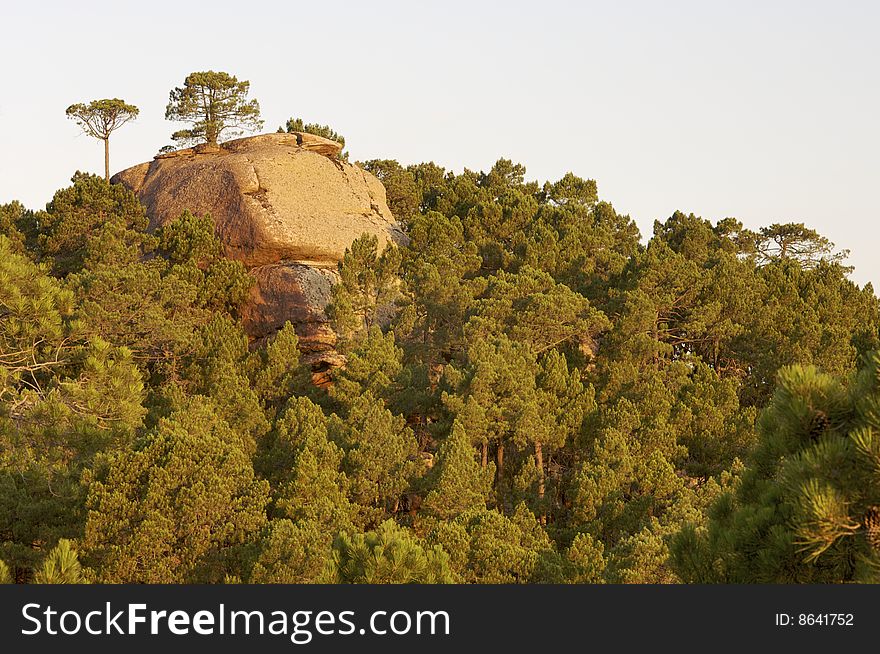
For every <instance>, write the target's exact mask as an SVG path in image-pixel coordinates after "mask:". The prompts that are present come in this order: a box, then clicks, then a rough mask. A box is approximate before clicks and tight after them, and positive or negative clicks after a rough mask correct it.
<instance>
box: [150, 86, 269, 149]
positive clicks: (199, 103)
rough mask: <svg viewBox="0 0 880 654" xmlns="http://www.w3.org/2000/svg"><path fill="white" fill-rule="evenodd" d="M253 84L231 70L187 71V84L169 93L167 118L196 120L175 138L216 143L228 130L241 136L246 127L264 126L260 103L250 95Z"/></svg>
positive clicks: (247, 129) (227, 133)
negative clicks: (239, 77)
mask: <svg viewBox="0 0 880 654" xmlns="http://www.w3.org/2000/svg"><path fill="white" fill-rule="evenodd" d="M250 85H251V83H250V82H248V81H247V80H244V81H241V82H239V81H238V78H237V77H235V76H233V75H230V74H229V73H222V72H221V73H215V72H214V71H213V70H209V71H205V72H200V73H190V74H189V75H187V77H186V79H185V80H184V82H183V86H179V87H177V88H175V89H172V91H171V93H170V94H169V102H168V106H167V107H166V108H165V118H166V119H167V120H179V121H182V122H185V123H192V127H191V128H190V129H182V130H178V131H177V132H174V134H172V135H171V138H172V139H174V140H175V141H183V142H192V143H198V142H200V141H205V142H207V143H211V144H213V145H216V144H217V142H218V140H219V139H220V136H221V135H223V134H224V132H225V133H226V135H227V136H238V135H240V134H241V133H242V131H251V132H252V131H256V130H258V129H260V128H261V127H262V126H263V121H262V120H260V104H259V103H258V102H257V101H256V100H248V99H247V94H248V91H249V90H250Z"/></svg>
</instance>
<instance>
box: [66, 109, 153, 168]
mask: <svg viewBox="0 0 880 654" xmlns="http://www.w3.org/2000/svg"><path fill="white" fill-rule="evenodd" d="M66 113H67V117H68V118H70V119H72V120H74V121H76V124H77V125H79V126H80V127H82V130H83V131H84V132H85V133H86V134H88V135H89V136H91V137H94V138H96V139H101V140H102V141H104V179H105V180H107V181H110V135H111V134H112V133H113V132H115V131H116V130H117V129H119V128H120V127H122V126H123V125H125V123H127V122H130V121H132V120H134V119H135V118H137V115H138V108H137V107H135V106H134V105H133V104H127V103H126V102H124V101H123V100H120V99H119V98H108V99H104V100H92V101H91V102H90V103H89V104H82V103H79V104H72V105H70V106H69V107H68V108H67V112H66Z"/></svg>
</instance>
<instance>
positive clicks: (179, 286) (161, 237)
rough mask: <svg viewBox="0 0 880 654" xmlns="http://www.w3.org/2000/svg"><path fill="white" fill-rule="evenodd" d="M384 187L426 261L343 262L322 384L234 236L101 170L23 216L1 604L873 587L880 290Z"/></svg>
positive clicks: (665, 236) (670, 231) (756, 238)
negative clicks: (251, 307)
mask: <svg viewBox="0 0 880 654" xmlns="http://www.w3.org/2000/svg"><path fill="white" fill-rule="evenodd" d="M224 75H225V74H222V73H204V74H194V75H191V76H190V77H189V78H188V83H187V84H185V86H184V87H182V88H181V89H178V90H177V91H176V92H175V93H177V92H179V93H178V95H177V96H175V95H174V93H173V94H172V100H173V102H172V104H175V106H176V107H177V106H179V107H184V106H188V107H191V109H187V110H186V112H184V113H186V114H187V115H189V116H190V117H191V118H192V120H193V125H194V127H193V130H192V131H191V132H190V136H192V137H196V136H197V137H198V138H200V139H205V140H210V139H211V138H214V139H216V138H218V137H219V135H220V132H221V130H220V129H219V128H220V124H219V123H217V122H216V120H217V118H216V116H217V115H219V114H209V113H207V112H206V113H204V114H198V112H197V110H196V107H197V102H196V100H194V99H193V98H196V97H207V96H201V95H199V94H202V93H206V94H208V95H210V93H211V92H212V91H210V88H211V86H212V85H215V86H219V87H221V88H222V89H225V90H223V91H222V92H219V93H218V94H217V95H215V96H214V99H215V101H218V102H221V103H224V102H225V103H227V104H226V105H225V106H227V107H230V106H231V107H234V106H241V103H242V102H244V103H246V104H247V101H246V100H244V99H243V96H244V95H245V94H246V91H247V86H246V83H239V82H237V80H235V79H234V78H230V77H229V76H224ZM206 76H207V77H206ZM211 76H219V77H216V78H215V77H211ZM221 82H222V83H221ZM241 84H245V86H244V87H242V86H241ZM235 89H238V91H236V90H235ZM237 92H238V93H239V95H238V96H237V97H235V98H234V97H233V96H235V94H236V93H237ZM221 96H222V97H224V98H226V100H217V98H219V97H221ZM175 97H177V98H178V99H177V100H174V98H175ZM189 103H191V104H189ZM253 106H254V108H255V107H256V106H255V105H253ZM177 111H178V109H177V108H175V109H174V111H172V113H174V115H184V113H179V114H178V113H175V112H177ZM254 115H255V114H253V113H251V117H252V118H253V117H254ZM235 124H236V123H235V121H232V122H229V123H227V124H226V125H227V126H230V127H233V126H234V125H235ZM294 127H297V128H298V127H300V124H299V123H298V122H296V121H294ZM302 127H305V125H302ZM327 129H329V128H327ZM295 131H296V130H295ZM330 131H332V130H330ZM209 132H210V134H209ZM328 133H329V132H328ZM339 165H343V166H344V165H345V164H339ZM360 165H361V166H362V167H363V168H364V169H366V170H367V171H369V172H371V173H373V174H374V175H376V176H377V177H378V178H379V179H380V180H381V181H382V183H383V184H384V186H385V188H386V191H387V198H388V204H389V205H390V207H391V209H392V210H393V212H394V214H395V216H397V218H398V219H399V220H400V222H401V225H402V228H403V229H404V230H405V232H406V235H407V237H408V238H407V240H406V242H405V243H403V244H401V245H399V246H397V247H394V246H392V247H388V248H385V249H381V248H380V247H379V243H378V241H377V239H376V238H375V237H369V236H364V237H361V238H359V239H357V240H355V241H354V242H353V243H352V244H351V245H350V247H349V248H348V250H347V251H346V254H345V256H344V258H343V260H342V261H341V262H340V263H339V267H338V282H337V283H336V284H335V285H334V286H333V287H332V291H331V297H330V301H329V304H328V306H327V308H326V312H327V315H328V316H329V318H330V320H331V321H332V325H333V327H334V330H335V332H336V334H337V343H336V348H337V350H338V352H339V353H340V354H342V355H344V357H345V365H344V366H339V367H335V368H331V369H330V370H329V371H324V374H325V375H327V376H328V378H329V381H330V383H329V384H327V385H326V386H321V387H317V386H315V385H313V384H312V383H311V374H312V372H313V371H312V369H311V368H310V366H309V365H308V363H307V362H306V360H305V358H304V357H303V356H301V353H300V337H299V335H298V334H297V332H296V330H295V329H294V326H293V325H291V324H290V323H288V324H286V325H285V326H284V327H283V328H281V329H280V330H279V331H278V332H277V333H275V334H274V335H272V336H271V337H269V338H266V339H261V340H259V341H253V342H251V341H250V340H249V339H248V337H247V336H246V335H245V333H244V331H243V329H242V322H241V310H242V307H243V303H244V302H245V300H246V298H247V297H248V294H249V292H250V289H251V285H252V283H253V277H252V276H251V275H249V274H248V271H247V270H246V269H245V267H244V266H243V265H242V264H241V263H240V262H238V261H233V260H230V259H227V258H226V257H225V256H224V247H223V243H222V241H221V240H220V238H219V237H218V236H217V235H216V233H215V230H214V224H213V220H212V219H211V217H210V216H200V215H194V214H193V213H191V212H188V211H187V212H183V214H182V215H181V216H180V217H179V218H178V219H177V220H176V221H173V222H170V223H168V224H166V225H164V226H163V227H161V228H159V229H157V230H155V231H150V229H149V228H148V225H149V221H148V218H147V215H146V210H145V208H144V207H143V206H142V205H141V204H140V202H139V201H138V199H137V197H136V196H135V195H134V194H133V193H131V192H130V191H128V190H127V189H126V188H125V187H123V186H121V185H118V184H114V185H110V184H107V183H106V182H105V181H104V180H103V179H101V178H97V177H94V176H91V175H86V174H82V173H78V174H77V175H75V176H74V177H73V179H72V183H71V185H70V186H68V187H66V188H63V189H60V190H59V191H58V192H57V193H56V194H55V196H54V197H53V199H52V201H51V202H49V203H48V204H47V206H46V208H45V209H44V210H38V211H32V210H29V209H27V208H25V207H24V206H22V205H21V204H20V203H17V202H13V203H10V204H6V205H2V206H0V561H2V564H0V580H5V581H14V582H19V583H27V582H35V583H44V582H45V583H60V582H64V583H88V582H107V583H135V582H139V583H140V582H147V583H182V582H187V583H224V582H225V583H237V582H250V583H327V582H330V583H448V582H461V583H605V582H611V583H680V582H699V583H727V582H736V583H751V582H823V583H825V582H829V583H836V582H850V581H869V582H878V581H880V574H878V570H880V567H878V561H880V559H878V557H880V537H878V533H880V526H878V525H880V508H878V507H880V479H878V478H877V470H878V467H880V466H878V461H880V458H878V457H880V454H878V453H880V445H878V444H877V443H876V442H875V441H877V433H878V432H880V421H878V415H880V408H878V407H880V399H878V398H880V394H878V389H877V380H878V379H880V374H878V369H880V359H878V355H877V354H875V353H874V352H875V351H877V350H878V349H880V300H878V298H877V297H876V296H875V294H874V290H873V288H872V287H871V286H870V285H867V286H865V287H863V288H859V287H858V286H857V285H856V284H854V283H853V282H851V281H850V280H849V279H848V277H847V272H848V269H847V268H846V267H845V266H844V265H843V263H842V262H843V257H844V253H843V252H840V251H838V250H836V249H835V247H834V245H833V244H832V243H830V242H829V241H828V240H827V239H825V238H824V237H823V236H821V235H819V234H818V233H816V232H814V231H813V230H810V229H809V228H807V227H805V226H803V225H800V224H789V225H771V226H769V227H767V228H766V229H763V230H758V231H751V230H748V229H746V228H744V226H743V225H742V224H741V223H739V222H738V221H737V220H735V219H725V220H722V221H720V222H718V223H712V222H710V221H708V220H704V219H702V218H700V217H698V216H695V215H693V214H688V213H683V212H676V213H675V214H673V215H672V216H670V217H669V218H668V219H667V220H665V221H662V222H661V221H658V222H656V223H655V225H654V230H653V234H652V235H651V236H650V238H649V239H647V242H645V243H643V242H642V240H641V235H640V234H639V231H638V229H637V228H636V226H635V224H634V222H633V221H632V220H631V219H630V218H629V217H628V216H626V215H621V214H619V213H618V212H617V211H616V210H615V209H614V207H613V206H612V205H611V204H609V203H608V202H606V201H603V200H601V198H600V196H599V193H598V188H597V185H596V183H595V181H593V180H589V179H583V178H580V177H578V176H576V175H574V174H571V173H569V174H567V175H565V176H564V177H562V178H561V179H559V180H556V181H549V182H546V183H543V184H539V183H537V182H533V181H527V179H526V171H525V168H524V167H523V166H521V165H519V164H516V163H514V162H512V161H509V160H506V159H500V160H499V161H498V162H497V163H496V164H495V165H494V166H492V167H491V169H489V170H488V171H483V172H475V171H470V170H465V171H463V172H461V173H454V172H452V171H449V170H447V169H444V168H442V167H440V166H438V165H436V164H434V163H421V164H414V165H402V164H400V163H399V162H397V161H394V160H385V159H377V160H371V161H366V162H363V163H362V164H360ZM194 489H198V490H197V492H193V491H194Z"/></svg>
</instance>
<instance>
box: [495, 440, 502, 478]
mask: <svg viewBox="0 0 880 654" xmlns="http://www.w3.org/2000/svg"><path fill="white" fill-rule="evenodd" d="M495 460H496V461H497V464H498V470H497V473H498V474H497V477H496V479H495V485H496V486H501V478H502V476H503V475H504V441H498V450H497V451H496V452H495Z"/></svg>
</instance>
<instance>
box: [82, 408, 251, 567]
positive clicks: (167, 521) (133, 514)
mask: <svg viewBox="0 0 880 654" xmlns="http://www.w3.org/2000/svg"><path fill="white" fill-rule="evenodd" d="M236 440H237V439H236V437H235V435H234V434H233V432H232V430H231V429H230V428H229V426H228V425H226V423H225V422H224V421H223V420H222V419H221V418H218V417H217V416H216V415H215V414H214V412H213V409H212V407H211V405H210V403H208V402H205V401H204V400H192V401H191V402H190V403H189V405H188V406H187V407H185V408H183V409H182V410H180V411H177V412H175V413H173V414H172V415H171V416H169V417H168V418H163V419H161V420H160V421H159V424H158V425H157V427H156V428H155V429H154V430H153V431H152V432H151V433H149V434H148V435H147V436H146V437H145V438H144V439H143V441H142V442H141V443H139V445H138V447H137V448H136V449H134V450H131V451H126V452H120V453H117V454H110V455H103V456H101V457H99V459H98V461H97V463H96V465H95V469H94V471H93V472H89V473H88V474H86V475H85V477H84V482H85V483H86V484H87V486H88V499H87V507H88V519H87V520H86V523H85V537H84V539H83V540H82V543H81V546H82V551H83V559H84V560H85V561H87V562H88V563H89V564H90V566H91V567H93V568H95V569H96V570H97V573H98V580H99V581H101V582H104V583H107V582H112V583H186V582H189V583H194V582H208V581H215V582H216V581H219V580H222V579H223V578H224V576H225V575H226V574H240V569H241V565H242V563H241V562H242V560H243V559H242V556H243V548H244V547H245V545H247V544H249V543H252V542H253V541H254V540H255V539H256V537H257V534H258V533H259V532H260V530H261V529H262V528H263V527H264V526H265V521H266V516H265V507H266V503H267V501H268V485H267V484H266V482H264V481H260V480H257V479H255V478H254V473H253V469H252V467H251V462H250V460H249V459H248V457H247V455H246V454H245V453H244V452H243V451H242V449H241V448H240V446H238V445H237V444H236Z"/></svg>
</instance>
